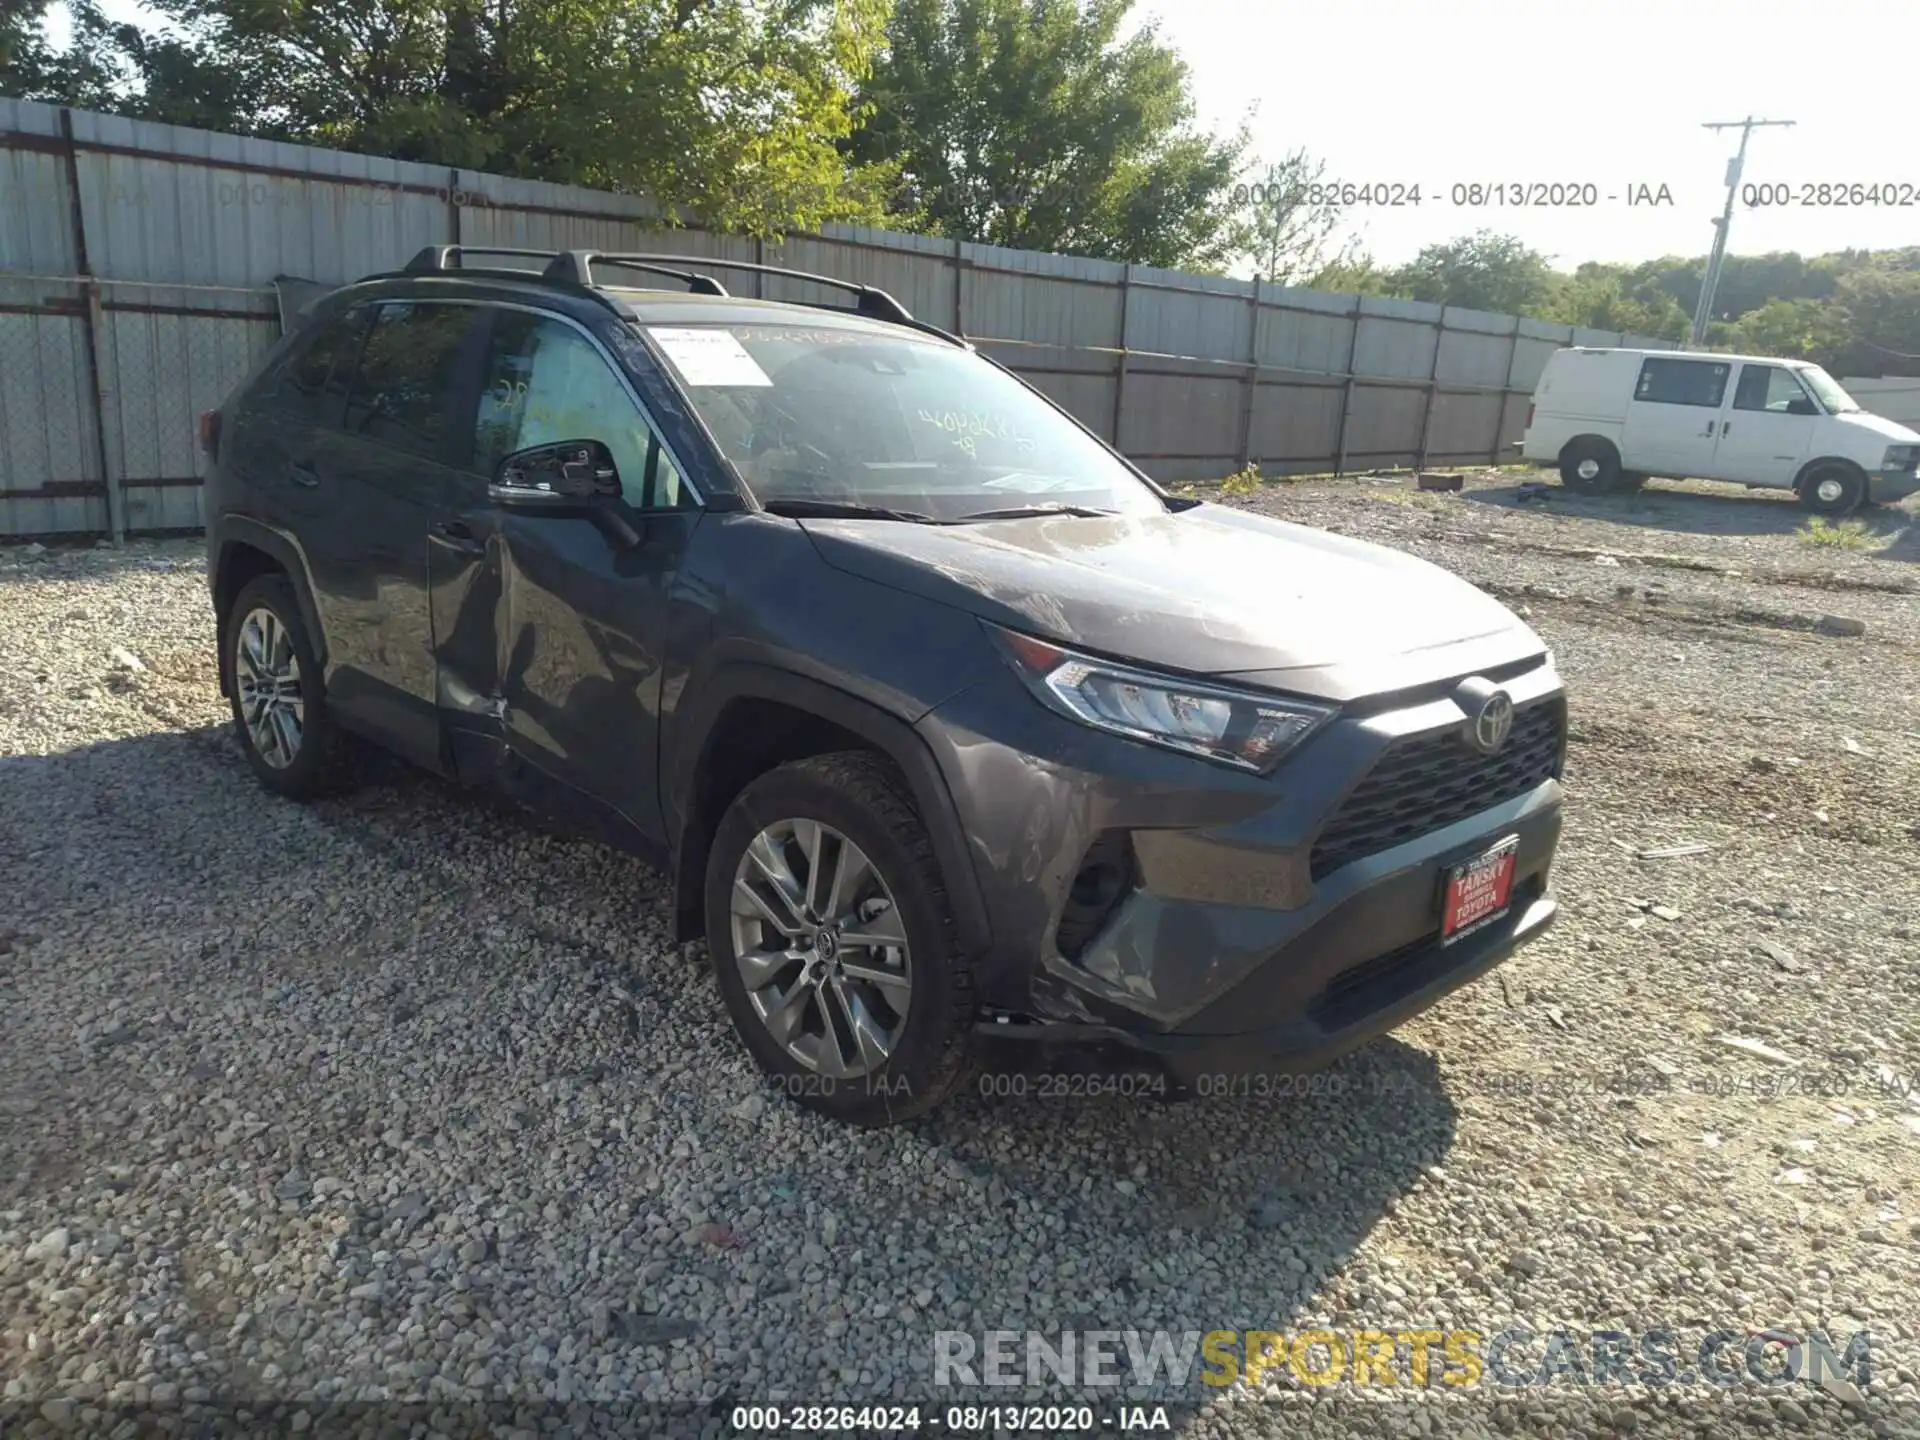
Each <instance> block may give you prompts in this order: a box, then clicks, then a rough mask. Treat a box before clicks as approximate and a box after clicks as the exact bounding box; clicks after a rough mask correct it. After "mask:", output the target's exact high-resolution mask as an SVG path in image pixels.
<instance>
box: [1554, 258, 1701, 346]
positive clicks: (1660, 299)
mask: <svg viewBox="0 0 1920 1440" xmlns="http://www.w3.org/2000/svg"><path fill="white" fill-rule="evenodd" d="M1587 270H1588V267H1586V266H1582V267H1581V271H1578V272H1575V273H1574V274H1573V275H1570V276H1556V277H1555V282H1554V286H1553V291H1552V293H1551V295H1550V296H1549V298H1548V300H1547V302H1546V303H1545V305H1544V307H1543V309H1542V311H1541V314H1542V318H1545V319H1550V320H1558V321H1561V322H1562V323H1564V324H1568V325H1585V326H1588V327H1590V328H1592V329H1595V330H1618V331H1620V332H1621V333H1623V334H1630V335H1646V336H1652V337H1654V338H1656V339H1662V340H1680V339H1684V338H1685V337H1686V334H1687V329H1688V326H1689V324H1690V323H1691V321H1690V318H1689V316H1688V315H1687V313H1686V312H1685V311H1684V310H1682V309H1681V308H1680V306H1679V305H1678V304H1677V303H1676V302H1675V301H1674V299H1673V297H1672V296H1671V295H1667V294H1664V293H1659V292H1656V293H1655V295H1654V296H1653V297H1652V298H1641V297H1639V296H1636V295H1634V294H1631V293H1629V290H1628V288H1627V287H1626V286H1625V285H1623V284H1622V283H1621V280H1620V277H1619V276H1617V275H1608V274H1596V273H1582V272H1586V271H1587Z"/></svg>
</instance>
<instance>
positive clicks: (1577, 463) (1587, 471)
mask: <svg viewBox="0 0 1920 1440" xmlns="http://www.w3.org/2000/svg"><path fill="white" fill-rule="evenodd" d="M1560 483H1561V484H1563V485H1565V486H1566V487H1567V488H1568V489H1569V490H1573V491H1577V492H1578V493H1579V494H1582V495H1604V494H1606V493H1608V492H1609V491H1611V490H1616V489H1618V488H1619V486H1620V452H1619V451H1618V450H1615V449H1614V448H1613V446H1612V445H1610V444H1608V443H1607V442H1606V441H1605V440H1601V439H1597V438H1595V437H1594V436H1591V435H1583V436H1581V437H1580V438H1579V439H1577V440H1569V441H1568V442H1567V447H1566V448H1565V449H1564V450H1562V451H1561V452H1560Z"/></svg>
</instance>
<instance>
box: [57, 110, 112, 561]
mask: <svg viewBox="0 0 1920 1440" xmlns="http://www.w3.org/2000/svg"><path fill="white" fill-rule="evenodd" d="M60 139H61V141H62V148H63V150H64V151H65V158H66V168H67V198H68V200H69V202H70V207H71V214H72V223H73V263H74V271H73V273H74V274H76V275H79V276H81V277H82V280H81V285H80V290H81V296H82V300H83V302H84V305H85V310H86V314H85V325H86V331H85V337H86V344H85V345H84V346H83V347H82V348H83V349H84V350H85V352H86V359H87V388H88V389H89V390H90V391H91V392H92V394H93V443H94V463H95V464H97V465H98V466H99V467H100V483H101V486H102V488H103V489H105V491H106V494H107V534H108V536H109V537H110V538H111V539H112V541H113V543H114V544H116V545H118V544H120V543H122V542H123V541H124V540H125V539H126V538H127V495H126V490H125V488H124V487H123V486H122V485H121V483H120V477H119V476H118V475H115V474H114V473H113V467H112V466H111V465H110V464H109V463H108V460H107V412H108V410H109V409H111V408H112V400H113V394H112V391H111V389H110V388H109V387H108V384H107V380H106V372H105V370H103V369H102V368H101V365H100V351H101V349H102V347H103V344H104V342H105V338H106V328H107V326H106V315H105V311H104V308H103V307H102V305H101V303H100V285H99V282H98V281H96V280H95V279H94V278H93V264H92V262H91V261H90V260H89V259H88V257H87V221H86V215H85V213H84V211H85V207H84V206H83V205H82V204H81V203H80V153H79V147H78V146H77V145H76V144H75V143H74V139H73V111H71V110H69V109H67V108H66V107H65V106H62V107H61V110H60Z"/></svg>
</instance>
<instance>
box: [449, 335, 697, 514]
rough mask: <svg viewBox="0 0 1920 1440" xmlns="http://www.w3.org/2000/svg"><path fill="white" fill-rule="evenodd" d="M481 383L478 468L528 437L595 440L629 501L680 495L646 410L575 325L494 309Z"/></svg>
mask: <svg viewBox="0 0 1920 1440" xmlns="http://www.w3.org/2000/svg"><path fill="white" fill-rule="evenodd" d="M480 383H481V388H480V408H479V412H478V414H477V415H476V417H475V421H474V444H473V464H474V468H475V469H477V470H479V471H480V472H481V473H483V474H487V475H491V474H492V473H493V471H494V468H495V467H496V466H497V465H499V463H500V461H501V460H503V459H504V458H505V457H507V456H508V455H511V454H512V453H513V452H514V451H516V450H525V449H526V448H527V447H528V446H531V445H547V444H552V443H554V442H556V441H560V440H599V441H601V442H603V443H604V444H605V445H606V446H607V448H608V449H609V450H611V451H612V452H613V463H614V464H615V466H617V467H618V469H619V471H620V493H621V495H622V496H623V497H624V498H625V499H626V501H627V503H628V504H630V505H632V506H634V507H636V508H637V509H642V510H645V509H660V508H663V507H668V506H675V505H679V504H681V503H683V501H682V498H681V497H682V495H683V493H684V490H685V487H684V486H683V485H682V484H681V483H680V477H679V475H678V474H677V473H676V472H675V471H674V469H673V462H672V461H671V460H670V459H669V458H668V456H667V453H666V451H665V450H664V449H663V448H662V447H661V445H660V442H659V441H658V439H656V438H655V436H654V434H653V431H652V429H651V428H650V427H649V426H648V424H647V420H646V417H645V416H644V415H643V414H642V413H641V411H640V408H639V407H638V406H637V405H635V404H634V401H633V397H632V396H631V395H629V394H628V393H627V388H626V386H625V385H623V384H621V382H620V377H619V376H618V375H617V374H616V373H615V372H614V370H613V367H612V366H611V365H610V364H608V362H607V357H606V356H605V355H604V354H602V353H601V352H600V350H599V349H598V347H596V346H595V345H594V343H593V342H592V341H591V340H589V339H588V338H587V337H586V336H585V335H583V334H581V333H580V332H579V331H578V330H576V329H574V328H573V326H571V325H568V324H566V323H565V322H563V321H560V320H553V319H548V318H544V317H542V316H538V315H530V314H527V313H526V312H524V311H518V310H501V311H497V312H496V313H495V315H494V319H493V338H492V340H491V341H490V342H489V345H488V348H487V357H486V364H485V368H484V369H483V370H482V372H481V382H480ZM649 482H651V483H649Z"/></svg>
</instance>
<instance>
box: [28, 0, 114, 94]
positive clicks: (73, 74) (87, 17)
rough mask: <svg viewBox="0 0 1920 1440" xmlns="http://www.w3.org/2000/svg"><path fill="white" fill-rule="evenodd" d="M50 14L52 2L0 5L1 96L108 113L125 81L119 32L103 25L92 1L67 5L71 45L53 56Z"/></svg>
mask: <svg viewBox="0 0 1920 1440" xmlns="http://www.w3.org/2000/svg"><path fill="white" fill-rule="evenodd" d="M52 8H53V4H52V0H0V95H17V96H20V97H22V98H23V99H27V100H44V101H47V102H49V103H51V104H55V105H79V106H84V107H87V108H89V109H107V108H111V107H112V105H113V104H114V102H115V98H116V96H117V95H118V93H119V92H120V91H121V90H122V89H124V86H125V80H126V77H125V74H124V67H123V66H122V64H121V63H120V57H119V53H118V47H117V43H116V37H117V32H118V28H119V27H116V26H113V25H110V24H109V23H108V22H107V20H106V19H105V17H104V16H102V14H101V13H100V9H99V7H98V5H97V4H95V3H94V0H68V3H67V5H66V6H65V7H64V8H65V9H66V12H67V18H68V21H69V23H70V25H71V29H72V40H71V43H69V44H68V45H67V47H66V48H65V49H64V50H56V49H55V48H54V47H53V46H52V45H50V44H48V43H47V35H46V23H45V22H46V18H47V12H48V11H49V10H51V9H52Z"/></svg>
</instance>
